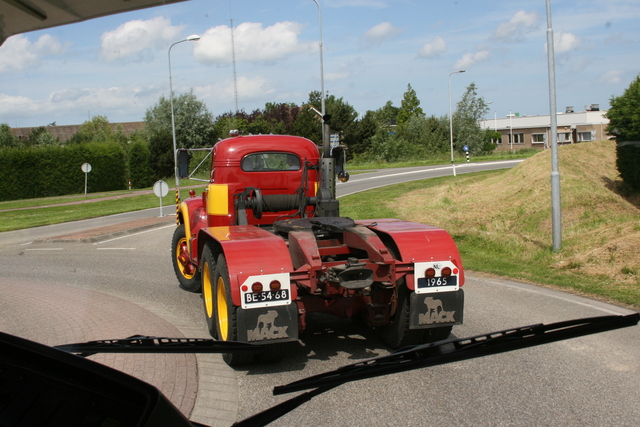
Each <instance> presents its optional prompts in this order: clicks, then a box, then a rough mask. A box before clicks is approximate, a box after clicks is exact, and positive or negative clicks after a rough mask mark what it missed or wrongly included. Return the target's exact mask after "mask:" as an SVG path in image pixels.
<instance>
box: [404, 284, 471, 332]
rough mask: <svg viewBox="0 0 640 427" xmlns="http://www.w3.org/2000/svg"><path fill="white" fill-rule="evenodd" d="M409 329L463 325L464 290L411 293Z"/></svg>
mask: <svg viewBox="0 0 640 427" xmlns="http://www.w3.org/2000/svg"><path fill="white" fill-rule="evenodd" d="M410 304H411V305H410V308H411V312H410V318H411V323H410V325H409V329H424V328H440V327H443V326H453V325H461V324H462V320H463V312H464V310H463V308H464V291H463V290H462V289H459V290H457V291H455V292H434V293H428V294H416V293H415V292H412V293H411V301H410Z"/></svg>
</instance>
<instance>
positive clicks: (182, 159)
mask: <svg viewBox="0 0 640 427" xmlns="http://www.w3.org/2000/svg"><path fill="white" fill-rule="evenodd" d="M178 174H179V175H180V178H187V177H188V176H189V152H188V151H187V150H178Z"/></svg>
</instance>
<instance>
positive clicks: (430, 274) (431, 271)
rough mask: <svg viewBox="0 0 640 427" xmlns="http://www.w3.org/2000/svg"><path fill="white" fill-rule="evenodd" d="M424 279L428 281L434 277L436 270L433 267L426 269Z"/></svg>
mask: <svg viewBox="0 0 640 427" xmlns="http://www.w3.org/2000/svg"><path fill="white" fill-rule="evenodd" d="M424 275H425V277H427V278H428V279H430V278H432V277H434V276H435V275H436V270H435V269H434V268H433V267H429V268H427V270H426V271H425V272H424Z"/></svg>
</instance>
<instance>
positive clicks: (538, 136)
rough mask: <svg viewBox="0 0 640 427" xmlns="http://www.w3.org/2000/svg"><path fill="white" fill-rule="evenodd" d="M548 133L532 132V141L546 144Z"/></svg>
mask: <svg viewBox="0 0 640 427" xmlns="http://www.w3.org/2000/svg"><path fill="white" fill-rule="evenodd" d="M546 137H547V134H545V133H533V134H531V143H532V144H544V142H545V140H546V139H547V138H546Z"/></svg>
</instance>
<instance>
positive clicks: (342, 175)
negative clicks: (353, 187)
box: [338, 171, 349, 182]
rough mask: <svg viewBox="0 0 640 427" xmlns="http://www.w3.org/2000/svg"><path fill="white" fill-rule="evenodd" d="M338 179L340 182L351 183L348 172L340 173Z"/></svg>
mask: <svg viewBox="0 0 640 427" xmlns="http://www.w3.org/2000/svg"><path fill="white" fill-rule="evenodd" d="M338 179H339V180H340V182H347V181H349V172H347V171H340V172H339V173H338Z"/></svg>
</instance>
